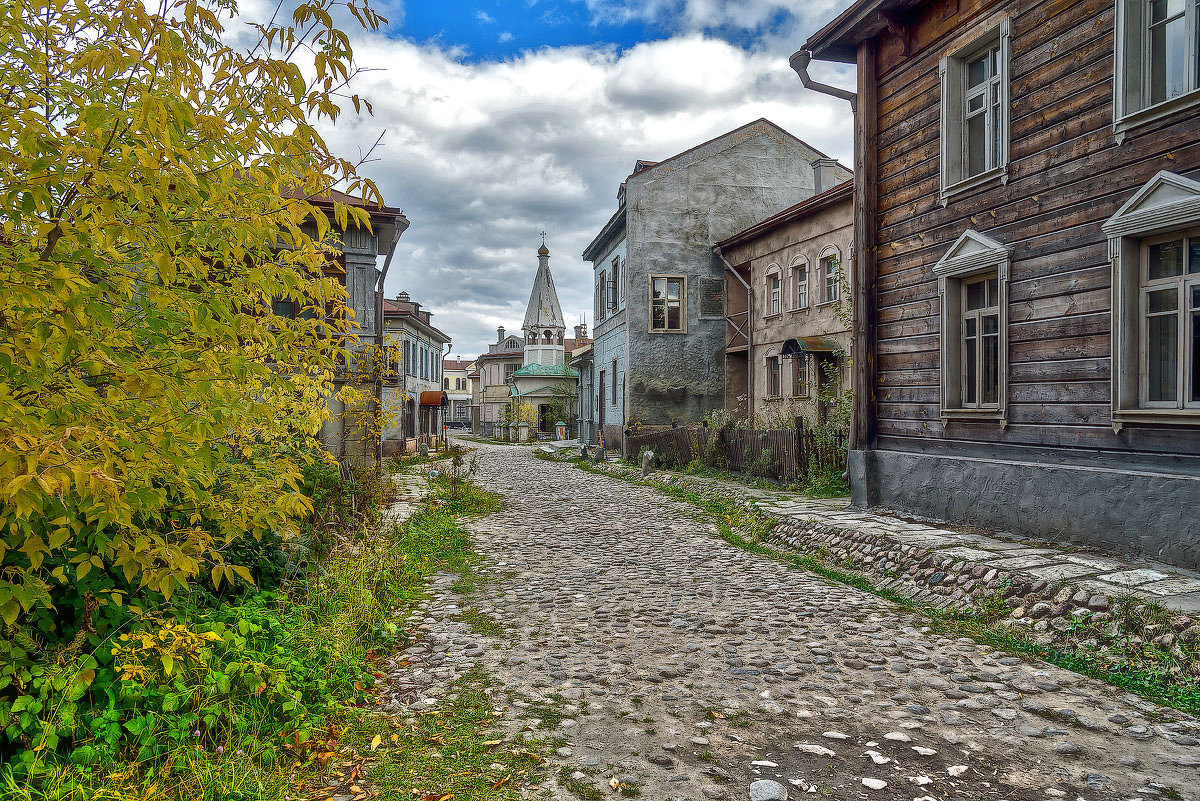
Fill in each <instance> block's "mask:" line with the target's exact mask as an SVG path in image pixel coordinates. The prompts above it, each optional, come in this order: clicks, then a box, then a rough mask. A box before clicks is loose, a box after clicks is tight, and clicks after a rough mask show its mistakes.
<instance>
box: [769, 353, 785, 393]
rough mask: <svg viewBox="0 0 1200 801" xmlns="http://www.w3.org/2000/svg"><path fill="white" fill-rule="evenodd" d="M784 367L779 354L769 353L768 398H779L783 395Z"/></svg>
mask: <svg viewBox="0 0 1200 801" xmlns="http://www.w3.org/2000/svg"><path fill="white" fill-rule="evenodd" d="M782 377H783V366H782V364H781V360H780V358H779V354H778V353H775V352H774V351H768V352H767V397H768V398H778V397H779V396H780V395H782V394H783V388H782Z"/></svg>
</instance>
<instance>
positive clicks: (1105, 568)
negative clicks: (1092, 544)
mask: <svg viewBox="0 0 1200 801" xmlns="http://www.w3.org/2000/svg"><path fill="white" fill-rule="evenodd" d="M1062 558H1063V561H1064V562H1072V563H1074V564H1077V565H1087V566H1088V567H1094V568H1096V570H1097V571H1100V572H1104V573H1109V572H1112V571H1114V570H1120V569H1121V568H1123V567H1127V565H1123V564H1121V563H1120V562H1118V561H1117V560H1116V559H1105V558H1104V557H1103V556H1091V555H1089V554H1083V553H1064V554H1063V555H1062Z"/></svg>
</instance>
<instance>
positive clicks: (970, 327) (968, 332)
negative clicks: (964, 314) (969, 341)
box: [963, 317, 978, 337]
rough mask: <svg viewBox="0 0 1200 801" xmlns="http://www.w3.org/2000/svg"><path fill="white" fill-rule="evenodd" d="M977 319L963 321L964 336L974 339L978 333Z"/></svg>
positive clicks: (971, 318) (969, 318) (970, 318)
mask: <svg viewBox="0 0 1200 801" xmlns="http://www.w3.org/2000/svg"><path fill="white" fill-rule="evenodd" d="M975 326H976V318H974V317H968V318H967V319H965V320H963V336H967V337H973V336H975V335H976V334H977V333H978V332H977V331H976V327H975Z"/></svg>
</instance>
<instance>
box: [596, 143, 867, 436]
mask: <svg viewBox="0 0 1200 801" xmlns="http://www.w3.org/2000/svg"><path fill="white" fill-rule="evenodd" d="M823 158H826V156H825V155H824V154H823V153H821V152H819V151H817V150H816V149H814V148H812V147H811V146H809V145H807V144H805V143H804V142H802V141H800V140H799V139H797V138H796V137H794V136H792V135H791V134H789V133H788V132H787V131H785V130H783V129H782V128H780V127H779V126H777V125H775V124H774V123H772V122H769V121H767V120H763V119H760V120H757V121H755V122H752V123H750V124H749V125H744V126H742V127H741V128H738V129H736V130H733V131H730V132H729V133H727V134H724V135H723V136H719V137H717V138H716V139H713V140H712V141H710V142H706V143H704V144H702V145H698V146H697V147H694V148H692V149H690V150H687V151H685V152H683V153H680V154H678V155H676V156H673V157H671V158H670V159H667V160H666V161H663V162H652V161H638V162H637V163H636V164H635V166H634V171H633V173H632V174H631V175H629V177H628V178H626V180H625V183H623V184H622V185H621V188H620V190H619V191H618V193H617V203H618V208H617V212H616V213H615V214H614V215H613V216H612V218H611V219H610V220H609V221H608V222H607V223H606V224H605V226H604V227H603V228H602V229H601V231H600V232H599V233H598V234H597V235H596V237H595V238H594V239H593V240H592V242H591V243H590V244H589V245H588V246H587V248H586V249H585V250H584V253H583V258H584V259H585V260H586V261H590V262H592V265H593V269H594V274H595V284H594V287H595V313H596V320H595V342H594V344H593V347H592V354H593V360H594V370H595V376H596V379H595V384H594V389H593V392H594V397H595V400H596V405H595V417H596V425H597V428H598V429H600V430H602V431H603V434H604V437H605V442H606V445H608V447H610V448H614V447H617V446H619V445H620V442H621V440H622V435H623V430H624V428H625V427H626V426H627V425H630V424H632V423H636V424H641V425H647V426H669V425H671V424H675V423H687V422H694V421H697V420H700V419H702V418H703V417H704V416H705V415H706V414H707V413H708V412H710V411H712V410H714V409H718V408H721V407H722V406H724V404H725V394H726V393H725V364H724V361H725V359H724V353H725V329H726V321H725V278H724V273H725V268H724V265H723V264H722V262H721V260H720V259H719V258H718V257H717V256H716V255H715V254H714V253H713V250H712V248H713V245H715V244H716V243H717V242H719V241H721V240H722V239H725V238H728V237H730V236H732V235H733V234H735V233H737V232H739V231H742V230H744V229H746V228H748V227H749V226H751V225H753V224H754V223H756V222H758V221H760V220H763V219H765V218H767V217H769V216H771V215H773V214H775V213H777V212H779V211H781V210H783V209H786V208H788V207H789V206H792V205H793V204H795V203H796V202H798V201H800V200H804V199H805V198H808V197H811V196H812V195H813V194H814V191H815V178H814V168H813V162H814V161H817V160H818V159H823ZM835 177H836V179H837V180H839V181H842V180H846V179H848V178H849V177H850V173H849V172H848V171H846V170H844V169H841V168H838V169H837V170H835Z"/></svg>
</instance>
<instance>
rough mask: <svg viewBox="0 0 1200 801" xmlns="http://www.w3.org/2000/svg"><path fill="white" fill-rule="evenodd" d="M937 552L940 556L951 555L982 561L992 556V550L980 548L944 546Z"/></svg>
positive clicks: (955, 557) (956, 557) (957, 557)
mask: <svg viewBox="0 0 1200 801" xmlns="http://www.w3.org/2000/svg"><path fill="white" fill-rule="evenodd" d="M937 553H938V556H949V557H951V558H954V559H970V560H971V561H972V562H982V561H985V560H987V559H991V558H992V552H991V551H981V550H979V549H978V548H966V547H958V548H944V549H942V550H940V551H938V552H937Z"/></svg>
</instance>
